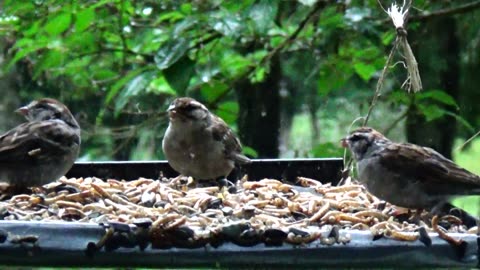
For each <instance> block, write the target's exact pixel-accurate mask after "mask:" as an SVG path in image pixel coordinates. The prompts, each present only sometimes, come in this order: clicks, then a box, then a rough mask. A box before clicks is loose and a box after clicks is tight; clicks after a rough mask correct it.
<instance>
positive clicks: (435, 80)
mask: <svg viewBox="0 0 480 270" xmlns="http://www.w3.org/2000/svg"><path fill="white" fill-rule="evenodd" d="M456 31H457V26H456V20H455V19H453V18H442V19H439V20H432V21H429V22H428V23H426V24H425V27H423V28H422V29H421V30H419V32H418V33H415V34H414V35H413V36H411V38H410V40H411V42H412V41H414V42H415V46H414V48H413V50H414V53H415V55H416V57H417V61H418V64H419V69H420V76H421V77H422V82H423V87H424V88H425V90H430V89H440V90H443V91H445V92H446V93H447V94H449V95H450V96H452V97H453V98H454V99H455V100H458V93H459V89H458V88H459V62H460V59H459V44H458V38H457V36H456ZM431 57H433V58H431ZM437 105H438V106H441V107H443V108H444V109H445V110H448V111H453V110H454V108H452V107H451V106H446V105H444V104H437ZM455 135H456V121H455V118H453V117H451V116H447V115H445V116H444V117H442V118H439V119H437V120H434V121H430V122H426V120H425V117H424V116H423V115H422V114H421V112H420V111H419V109H418V107H415V106H414V107H413V108H412V109H411V110H410V111H409V114H408V117H407V138H408V140H409V141H410V142H412V143H416V144H420V145H423V146H428V147H431V148H434V149H435V150H437V151H438V152H440V153H441V154H443V155H444V156H445V157H447V158H451V156H452V148H453V141H454V139H455Z"/></svg>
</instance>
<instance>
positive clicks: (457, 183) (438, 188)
mask: <svg viewBox="0 0 480 270" xmlns="http://www.w3.org/2000/svg"><path fill="white" fill-rule="evenodd" d="M378 156H379V157H380V162H381V164H382V166H384V167H385V168H387V169H388V170H390V171H392V172H393V173H397V174H399V175H405V176H406V177H409V178H410V179H415V180H416V181H418V182H420V183H421V184H423V185H422V186H423V188H425V189H426V190H427V191H428V192H431V193H432V194H434V193H437V194H439V195H441V194H451V195H455V194H469V193H471V194H474V193H480V177H479V176H478V175H475V174H473V173H471V172H469V171H467V170H465V169H463V168H461V167H460V166H458V165H457V164H455V163H454V162H453V161H451V160H449V159H447V158H445V157H444V156H442V155H441V154H440V153H438V152H437V151H435V150H433V149H431V148H428V147H419V146H417V145H413V144H409V143H393V144H391V145H389V146H388V147H386V148H385V149H384V150H382V151H380V152H379V153H378Z"/></svg>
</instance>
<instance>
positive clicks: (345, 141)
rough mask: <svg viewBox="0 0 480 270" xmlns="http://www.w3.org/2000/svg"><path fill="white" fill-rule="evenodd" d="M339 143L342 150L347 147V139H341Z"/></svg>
mask: <svg viewBox="0 0 480 270" xmlns="http://www.w3.org/2000/svg"><path fill="white" fill-rule="evenodd" d="M340 143H341V144H342V147H343V148H347V147H348V141H347V138H343V139H341V140H340Z"/></svg>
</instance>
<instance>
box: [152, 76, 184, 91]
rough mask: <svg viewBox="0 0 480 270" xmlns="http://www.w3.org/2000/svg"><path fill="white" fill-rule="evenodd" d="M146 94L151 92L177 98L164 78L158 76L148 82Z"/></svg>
mask: <svg viewBox="0 0 480 270" xmlns="http://www.w3.org/2000/svg"><path fill="white" fill-rule="evenodd" d="M147 90H148V92H153V93H156V94H166V95H172V96H177V92H175V90H174V89H173V88H172V87H171V86H170V84H168V82H167V80H166V79H165V76H160V77H158V78H156V79H154V80H152V81H151V82H150V85H149V86H148V88H147Z"/></svg>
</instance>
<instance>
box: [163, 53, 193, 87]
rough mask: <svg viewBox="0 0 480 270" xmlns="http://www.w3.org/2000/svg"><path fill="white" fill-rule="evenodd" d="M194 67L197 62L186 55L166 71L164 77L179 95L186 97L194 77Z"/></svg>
mask: <svg viewBox="0 0 480 270" xmlns="http://www.w3.org/2000/svg"><path fill="white" fill-rule="evenodd" d="M194 67H195V62H194V61H192V60H190V58H188V56H186V55H185V56H183V57H182V58H181V59H179V60H178V61H176V62H175V63H174V64H173V65H171V66H170V67H169V68H167V69H165V70H164V71H163V75H164V76H165V79H166V80H167V82H168V84H170V86H171V87H172V88H173V89H175V91H176V92H177V93H178V94H179V95H181V96H184V95H185V93H186V90H187V87H188V85H189V84H190V79H191V78H192V76H193V73H194Z"/></svg>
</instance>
